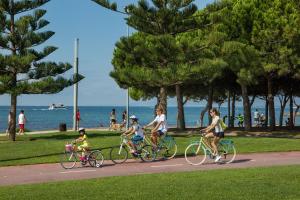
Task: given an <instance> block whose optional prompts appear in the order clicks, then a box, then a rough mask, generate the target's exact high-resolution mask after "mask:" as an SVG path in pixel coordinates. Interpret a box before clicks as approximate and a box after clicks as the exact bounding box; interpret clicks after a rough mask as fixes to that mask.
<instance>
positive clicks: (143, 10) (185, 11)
mask: <svg viewBox="0 0 300 200" xmlns="http://www.w3.org/2000/svg"><path fill="white" fill-rule="evenodd" d="M93 1H94V2H96V3H97V4H99V5H101V6H103V7H105V8H108V9H111V10H113V11H117V12H121V13H124V14H127V15H128V17H127V18H126V20H127V24H128V25H129V26H131V27H133V28H134V29H136V30H138V31H139V32H142V33H146V34H150V35H153V36H157V37H158V38H159V39H160V40H161V41H162V40H164V43H165V46H162V47H163V48H167V47H168V46H169V45H172V44H168V43H167V42H169V41H171V40H172V39H170V37H175V36H176V35H177V34H179V33H184V32H186V31H188V30H191V29H194V28H195V19H194V17H193V15H194V14H195V12H196V11H197V7H196V5H195V4H193V2H194V0H151V1H146V0H139V1H138V3H137V4H136V5H135V4H130V5H128V6H127V7H126V9H125V10H124V11H120V10H118V7H117V4H116V3H110V2H109V1H108V0H93ZM149 2H151V5H150V3H149ZM172 57H174V56H172V55H171V57H169V58H168V57H166V58H164V59H165V60H170V58H172ZM168 66H169V63H168V62H161V63H160V64H159V65H157V67H158V69H157V70H156V71H159V70H160V69H159V68H161V69H162V70H164V68H167V67H168ZM173 69H174V67H173ZM160 77H162V76H160ZM177 82H180V81H174V83H173V85H174V86H175V87H177V91H178V100H179V104H180V105H182V101H181V100H180V99H181V97H182V95H181V90H180V86H179V84H176V83H177ZM166 87H167V86H166V84H162V85H160V94H159V98H160V100H159V102H160V105H161V106H162V107H163V108H164V110H165V111H166V110H167V89H166ZM182 108H183V107H181V109H180V110H182ZM181 113H183V112H182V111H181Z"/></svg>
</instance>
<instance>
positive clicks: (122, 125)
mask: <svg viewBox="0 0 300 200" xmlns="http://www.w3.org/2000/svg"><path fill="white" fill-rule="evenodd" d="M126 122H127V111H126V110H124V112H123V113H122V124H121V127H120V128H124V127H125V126H126Z"/></svg>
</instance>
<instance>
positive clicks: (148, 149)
mask: <svg viewBox="0 0 300 200" xmlns="http://www.w3.org/2000/svg"><path fill="white" fill-rule="evenodd" d="M120 138H121V142H120V146H115V147H112V148H111V150H110V159H111V160H112V162H113V163H115V164H121V163H124V162H125V161H126V160H127V159H128V150H129V151H133V148H132V147H131V146H130V145H129V144H128V140H129V139H128V137H127V136H123V135H121V136H120ZM136 149H137V150H136V153H135V154H133V157H135V158H139V159H141V160H142V161H144V162H151V161H153V160H154V156H153V154H152V146H150V145H145V144H144V142H143V141H141V142H139V143H138V144H136Z"/></svg>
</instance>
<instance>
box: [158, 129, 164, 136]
mask: <svg viewBox="0 0 300 200" xmlns="http://www.w3.org/2000/svg"><path fill="white" fill-rule="evenodd" d="M157 133H158V135H159V136H162V135H164V134H165V133H164V132H162V131H161V130H158V131H157Z"/></svg>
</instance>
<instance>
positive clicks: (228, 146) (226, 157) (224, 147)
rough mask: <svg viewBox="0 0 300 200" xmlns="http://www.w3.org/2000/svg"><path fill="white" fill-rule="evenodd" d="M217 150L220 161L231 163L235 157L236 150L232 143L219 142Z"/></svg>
mask: <svg viewBox="0 0 300 200" xmlns="http://www.w3.org/2000/svg"><path fill="white" fill-rule="evenodd" d="M218 152H219V154H220V156H221V160H220V162H223V163H232V162H233V161H234V159H235V157H236V150H235V147H234V145H233V143H220V144H219V145H218Z"/></svg>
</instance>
